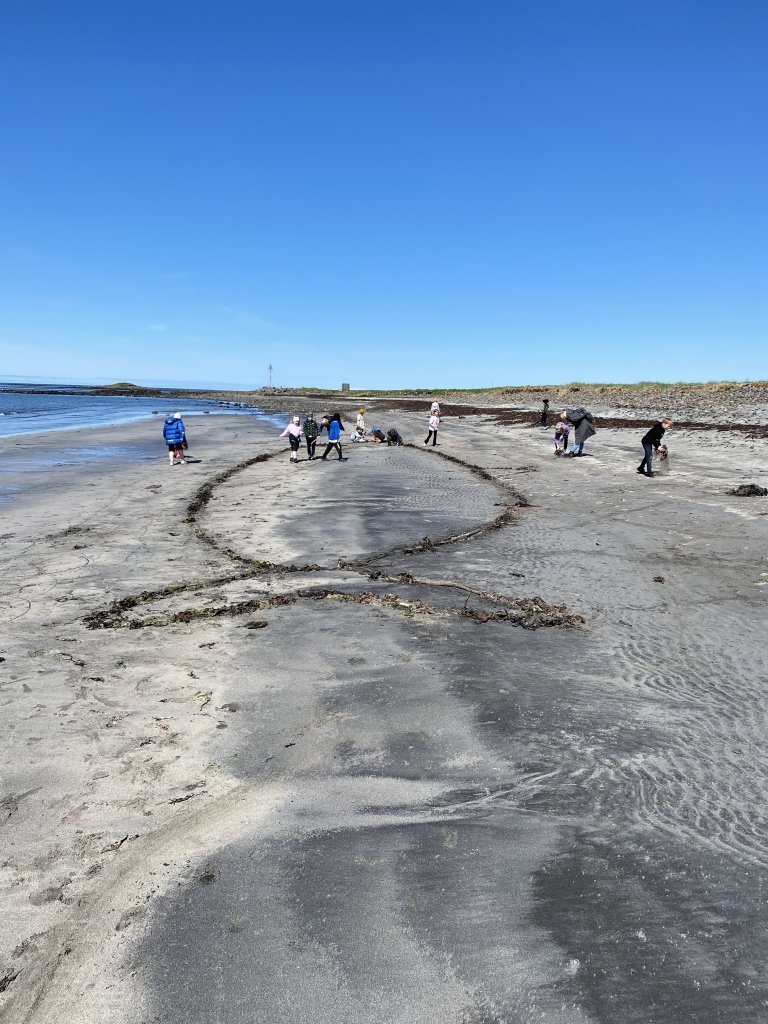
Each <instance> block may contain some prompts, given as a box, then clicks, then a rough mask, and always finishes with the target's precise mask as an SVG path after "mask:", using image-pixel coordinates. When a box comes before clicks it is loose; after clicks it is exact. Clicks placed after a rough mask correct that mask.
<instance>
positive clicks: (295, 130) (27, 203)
mask: <svg viewBox="0 0 768 1024" xmlns="http://www.w3.org/2000/svg"><path fill="white" fill-rule="evenodd" d="M0 107H1V109H0V115H1V117H2V121H1V124H0V130H1V131H2V151H3V155H2V160H0V379H2V378H3V377H4V376H7V375H9V374H15V375H19V376H25V375H35V376H38V377H39V376H49V377H54V376H55V377H68V378H72V379H78V380H136V381H168V382H182V381H188V382H210V383H213V382H223V383H230V384H233V385H238V386H244V387H259V386H261V385H262V384H264V383H265V382H266V375H267V373H266V367H267V365H268V364H269V363H272V364H273V366H274V381H275V383H279V384H285V385H289V384H295V385H306V384H316V385H320V386H338V385H339V384H340V383H341V382H342V381H350V382H351V383H352V385H353V386H355V387H408V386H413V385H421V386H430V387H432V386H436V387H455V386H462V385H463V386H482V385H488V384H492V383H493V384H496V385H500V384H522V383H557V382H561V381H571V380H577V379H578V380H593V381H594V380H601V381H607V380H616V381H631V380H640V379H660V380H681V379H682V380H706V379H719V378H727V379H743V378H753V379H754V378H766V377H768V368H767V367H766V362H767V357H766V351H767V350H768V345H767V344H766V339H767V336H768V287H766V286H767V285H768V275H767V273H766V271H768V258H767V257H766V239H768V188H767V186H768V141H767V140H768V135H767V133H766V112H767V111H768V3H766V2H765V0H722V2H713V0H677V2H675V0H600V2H596V0H530V2H529V0H471V2H470V0H440V2H436V0H279V2H261V0H250V2H245V0H243V2H239V0H217V2H215V3H212V2H202V3H200V2H191V0H184V2H179V0H153V2H151V3H145V2H142V0H138V2H136V0H131V2H125V3H121V4H115V3H109V2H103V0H99V2H98V3H96V2H93V3H90V2H89V3H84V2H78V0H55V2H52V0H41V2H30V0H22V2H18V0H5V3H4V4H3V10H2V14H1V15H0Z"/></svg>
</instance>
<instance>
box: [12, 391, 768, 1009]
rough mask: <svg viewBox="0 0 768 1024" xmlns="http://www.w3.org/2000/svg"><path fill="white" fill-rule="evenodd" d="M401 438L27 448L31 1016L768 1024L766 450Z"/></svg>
mask: <svg viewBox="0 0 768 1024" xmlns="http://www.w3.org/2000/svg"><path fill="white" fill-rule="evenodd" d="M384 407H385V406H384V404H383V403H382V404H380V405H379V409H380V410H383V408H384ZM460 417H461V418H460ZM378 418H379V419H381V418H383V417H382V415H379V416H378ZM389 419H391V420H392V423H393V424H394V423H397V424H398V425H399V427H400V429H401V432H402V433H403V434H404V436H406V438H407V439H410V440H414V441H415V442H416V444H415V446H414V447H406V448H400V449H396V448H389V449H388V448H386V447H379V446H374V445H364V446H353V445H347V446H346V450H345V454H346V455H348V456H349V458H348V461H345V462H343V463H337V462H335V461H330V460H329V461H328V462H327V463H318V462H315V463H307V462H302V463H300V465H299V466H298V467H294V466H290V465H289V464H288V455H287V451H284V450H283V448H282V442H278V441H277V440H276V438H275V433H276V432H272V431H270V430H269V429H268V428H267V427H265V426H264V425H263V424H260V423H258V422H256V421H250V420H248V421H246V420H244V419H243V418H237V417H232V418H231V419H230V418H225V417H217V418H216V419H215V420H214V418H213V417H211V418H210V419H209V420H208V419H206V420H203V419H202V418H201V420H200V421H199V422H197V421H196V422H195V423H194V428H193V429H192V428H191V429H190V434H191V436H192V439H193V442H194V443H193V445H192V454H193V455H194V456H195V457H196V458H197V459H199V461H196V462H195V463H193V464H190V465H188V466H179V467H175V468H173V469H171V468H169V467H168V465H167V458H166V456H165V454H164V452H163V450H162V446H161V445H156V444H155V443H154V433H153V432H152V431H151V428H148V425H147V424H136V425H132V426H131V427H129V428H125V427H121V428H118V429H119V434H118V430H116V431H115V443H116V444H118V443H119V444H120V445H123V446H124V450H122V451H120V452H119V453H117V454H115V453H110V457H109V458H108V459H104V460H99V461H97V462H90V461H79V460H78V459H77V457H76V456H74V455H73V456H72V457H71V458H70V459H68V460H67V461H68V464H66V465H51V464H50V463H51V462H56V458H55V456H56V452H57V451H59V450H60V449H61V447H62V439H61V437H55V436H53V435H41V436H39V437H37V438H24V439H23V440H24V442H25V444H29V445H30V447H29V448H28V449H26V450H25V454H24V456H23V457H24V458H27V459H29V460H31V461H32V464H31V465H30V464H27V465H25V466H24V467H23V468H24V472H23V473H22V472H16V473H14V472H13V471H9V470H8V469H7V468H6V472H5V474H4V477H3V481H4V482H5V484H6V486H7V488H8V490H7V492H6V493H7V499H8V500H6V501H5V502H4V503H3V505H2V507H1V508H0V515H2V530H1V531H0V533H1V534H2V559H3V573H2V579H1V580H0V616H2V621H3V627H2V634H0V636H1V639H0V657H2V658H3V659H4V660H3V661H2V662H1V663H0V681H1V682H2V687H1V689H0V699H1V700H2V710H3V721H4V723H5V730H6V742H5V743H4V747H3V751H4V753H3V765H2V769H1V770H0V774H1V775H2V783H3V791H2V811H3V818H4V819H5V822H4V824H3V832H2V835H3V861H2V875H1V876H0V882H1V884H2V887H3V894H2V895H3V899H2V908H3V909H2V928H0V981H2V979H4V981H2V989H3V991H2V992H0V1019H2V1020H8V1021H13V1022H14V1024H16V1022H22V1021H25V1022H26V1021H29V1022H48V1021H54V1020H56V1021H60V1020H66V1021H68V1022H97V1021H98V1022H103V1021H105V1020H109V1021H114V1022H118V1024H119V1022H132V1024H133V1022H135V1024H138V1022H147V1024H148V1022H150V1021H152V1022H160V1021H162V1022H167V1024H171V1022H172V1024H177V1022H178V1024H181V1022H185V1024H186V1022H201V1024H202V1022H209V1021H213V1020H227V1021H231V1022H240V1021H243V1022H245V1021H252V1020H259V1021H263V1022H272V1021H275V1022H277V1021H285V1020H292V1021H298V1022H304V1021H306V1022H310V1021H312V1022H313V1024H316V1022H325V1021H328V1022H330V1021H347V1022H350V1024H351V1022H366V1024H368V1022H370V1024H380V1022H381V1024H390V1022H392V1024H394V1022H398V1024H399V1022H405V1021H408V1022H414V1021H424V1022H440V1024H442V1022H456V1024H469V1022H494V1021H499V1022H500V1021H512V1020H514V1021H526V1022H527V1021H545V1022H557V1024H561V1022H562V1024H565V1022H568V1024H571V1022H582V1021H583V1022H592V1021H594V1022H615V1024H620V1022H621V1024H626V1022H629V1021H638V1022H639V1021H642V1022H657V1021H658V1022H662V1021H664V1022H670V1024H671V1022H679V1021H681V1020H690V1021H696V1022H702V1024H703V1022H715V1021H716V1022H734V1024H735V1022H744V1021H755V1022H757V1021H765V1020H766V1019H768V976H767V974H766V968H765V963H766V959H767V954H768V940H767V939H766V937H765V935H766V923H768V910H767V909H766V898H767V897H768V813H767V812H766V810H765V804H766V800H765V798H766V790H767V789H768V757H766V754H765V745H764V731H765V727H764V721H765V717H766V712H767V711H768V708H767V707H766V705H767V704H768V657H767V656H766V648H765V643H764V633H765V621H766V607H765V602H766V589H765V587H766V585H768V564H766V561H765V551H766V532H767V529H766V528H767V524H768V499H766V498H737V497H734V496H731V495H729V494H728V491H729V490H730V489H731V488H733V487H734V486H736V485H738V484H741V483H745V482H755V483H758V484H761V483H762V484H765V483H766V480H765V471H764V468H763V467H764V441H762V440H760V439H759V438H754V437H749V436H748V435H746V434H744V433H743V432H738V431H731V432H727V431H717V430H707V431H701V430H693V429H684V430H680V431H674V432H672V433H670V434H669V436H668V441H669V447H670V452H671V459H670V464H671V473H670V474H669V475H668V476H667V477H657V478H656V479H654V480H645V479H643V478H641V477H638V476H637V475H636V474H635V466H636V465H637V463H638V462H639V460H640V457H641V454H642V452H641V449H640V446H639V441H638V439H639V436H640V434H641V433H642V429H637V428H635V429H628V428H626V427H624V426H615V427H604V428H603V429H601V430H600V431H599V433H598V435H597V437H596V438H594V439H593V441H591V442H590V443H589V444H588V446H587V451H588V452H591V456H590V457H588V458H583V459H577V460H562V459H555V458H553V456H552V454H551V450H552V444H551V439H550V434H549V433H546V434H545V433H544V432H540V431H538V430H533V429H531V428H530V427H529V426H525V425H523V424H519V423H515V422H506V423H499V422H497V419H498V417H497V416H495V415H487V414H486V415H480V414H471V415H467V414H466V411H464V412H462V413H459V414H457V415H456V416H455V417H450V416H449V417H448V418H447V419H446V421H445V422H444V424H443V427H442V428H441V432H440V441H441V444H440V446H439V447H438V448H437V450H436V451H433V450H432V449H429V450H427V449H425V448H424V446H423V444H421V440H422V439H423V436H424V435H423V431H422V427H423V423H422V421H423V419H424V417H423V415H420V414H417V413H413V412H409V411H399V412H397V414H396V415H395V414H393V415H391V416H389V417H388V418H387V423H386V426H388V425H389ZM153 426H154V425H153ZM148 439H151V440H150V441H149V443H148ZM92 444H93V438H92V436H91V435H89V434H86V433H82V434H81V433H77V434H68V435H67V438H66V446H67V448H68V449H69V450H70V451H76V450H77V449H78V447H80V448H84V447H87V446H90V445H92ZM274 453H277V454H274ZM442 456H450V458H444V457H442ZM18 457H19V454H18V451H17V452H15V453H14V452H13V449H12V446H11V445H9V444H8V442H4V443H3V444H2V446H0V458H5V459H6V462H5V465H6V467H7V466H8V465H9V462H12V461H13V458H18ZM35 459H38V460H40V463H41V465H40V467H36V466H35V465H34V460H35ZM454 460H459V461H454ZM59 461H61V460H59ZM462 463H463V464H462ZM478 469H480V470H481V471H482V472H477V470H478ZM16 488H19V489H18V490H17V489H16Z"/></svg>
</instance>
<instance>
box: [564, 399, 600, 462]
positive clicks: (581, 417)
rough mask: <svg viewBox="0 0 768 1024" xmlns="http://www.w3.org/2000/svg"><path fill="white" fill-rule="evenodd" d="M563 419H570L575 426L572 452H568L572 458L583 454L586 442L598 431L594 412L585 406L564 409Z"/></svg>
mask: <svg viewBox="0 0 768 1024" xmlns="http://www.w3.org/2000/svg"><path fill="white" fill-rule="evenodd" d="M563 419H565V420H568V422H569V423H572V424H573V427H574V435H573V444H572V445H571V450H570V452H567V453H566V454H567V455H570V456H571V458H576V457H577V456H579V455H583V454H584V442H585V441H587V440H589V438H590V437H592V436H593V435H594V434H596V433H597V430H595V421H594V420H593V419H592V413H591V412H587V410H586V409H585V408H584V407H583V406H579V407H578V409H564V410H563Z"/></svg>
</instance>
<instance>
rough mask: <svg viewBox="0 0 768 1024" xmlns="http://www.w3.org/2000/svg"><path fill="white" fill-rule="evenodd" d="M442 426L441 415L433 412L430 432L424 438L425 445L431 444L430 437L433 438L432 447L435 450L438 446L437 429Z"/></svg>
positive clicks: (430, 420) (430, 419)
mask: <svg viewBox="0 0 768 1024" xmlns="http://www.w3.org/2000/svg"><path fill="white" fill-rule="evenodd" d="M439 426H440V413H439V412H433V413H432V415H431V416H430V417H429V432H428V433H427V436H426V437H425V438H424V444H429V439H430V437H431V438H432V447H433V448H434V447H435V445H436V444H437V428H438V427H439Z"/></svg>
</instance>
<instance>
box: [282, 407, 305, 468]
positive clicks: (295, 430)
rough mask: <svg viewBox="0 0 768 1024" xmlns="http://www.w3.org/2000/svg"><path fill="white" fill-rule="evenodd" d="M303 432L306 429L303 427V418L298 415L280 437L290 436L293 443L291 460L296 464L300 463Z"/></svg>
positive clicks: (291, 443)
mask: <svg viewBox="0 0 768 1024" xmlns="http://www.w3.org/2000/svg"><path fill="white" fill-rule="evenodd" d="M303 433H304V431H303V430H302V429H301V420H300V419H299V417H298V416H294V417H293V419H292V420H291V422H290V423H289V424H288V426H287V427H286V428H285V430H284V431H283V432H282V434H281V435H280V437H287V438H288V441H289V443H290V445H291V462H293V463H294V465H296V466H298V464H299V442H300V441H301V438H302V435H303Z"/></svg>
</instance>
